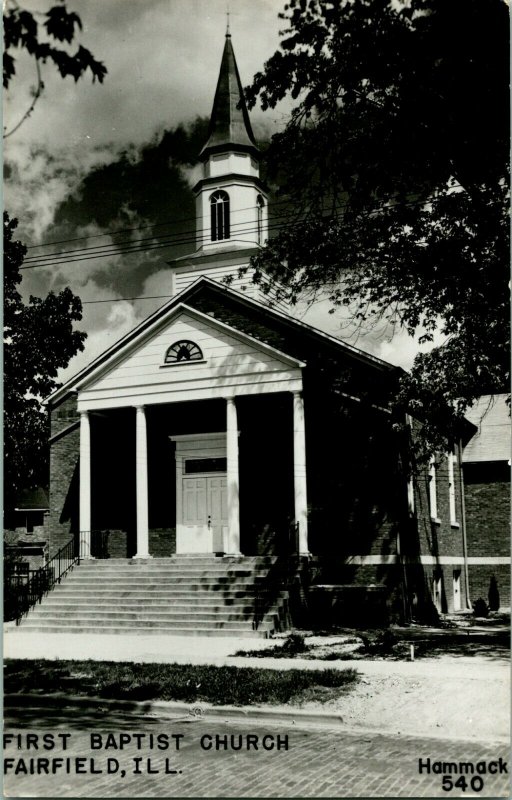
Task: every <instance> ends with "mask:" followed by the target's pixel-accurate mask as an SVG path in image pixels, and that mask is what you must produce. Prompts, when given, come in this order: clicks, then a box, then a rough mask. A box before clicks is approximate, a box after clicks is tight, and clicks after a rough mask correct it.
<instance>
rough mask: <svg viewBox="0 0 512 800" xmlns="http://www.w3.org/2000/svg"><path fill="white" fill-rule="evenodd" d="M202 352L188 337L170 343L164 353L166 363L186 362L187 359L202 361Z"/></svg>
mask: <svg viewBox="0 0 512 800" xmlns="http://www.w3.org/2000/svg"><path fill="white" fill-rule="evenodd" d="M202 360H203V353H202V351H201V348H200V347H198V346H197V344H196V343H195V342H190V341H189V340H188V339H181V340H180V341H179V342H174V344H171V346H170V347H169V349H168V350H167V352H166V354H165V363H166V364H181V363H184V364H186V363H187V361H202Z"/></svg>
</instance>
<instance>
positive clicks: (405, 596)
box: [396, 414, 415, 622]
mask: <svg viewBox="0 0 512 800" xmlns="http://www.w3.org/2000/svg"><path fill="white" fill-rule="evenodd" d="M405 425H406V429H407V431H408V441H407V445H408V447H410V439H411V438H412V418H411V416H410V415H409V414H406V415H405ZM414 514H415V504H414V481H413V478H412V475H411V476H409V477H408V478H407V530H408V531H409V529H410V526H411V522H412V520H413V519H414ZM396 550H397V558H398V564H399V568H400V570H401V572H402V604H403V612H404V621H405V622H410V621H411V619H412V611H411V606H410V599H409V591H408V586H407V583H408V581H407V569H406V566H405V562H404V559H403V555H402V541H401V535H400V528H399V529H398V531H397V535H396Z"/></svg>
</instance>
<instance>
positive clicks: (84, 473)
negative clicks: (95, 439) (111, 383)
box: [79, 411, 91, 558]
mask: <svg viewBox="0 0 512 800" xmlns="http://www.w3.org/2000/svg"><path fill="white" fill-rule="evenodd" d="M79 516H80V520H79V523H80V532H79V547H80V557H81V558H91V427H90V421H89V414H88V412H87V411H81V412H80V514H79Z"/></svg>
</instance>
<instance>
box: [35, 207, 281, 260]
mask: <svg viewBox="0 0 512 800" xmlns="http://www.w3.org/2000/svg"><path fill="white" fill-rule="evenodd" d="M254 209H255V206H247V207H246V208H239V209H237V210H235V211H233V212H232V213H231V216H234V215H235V214H241V213H242V212H244V211H251V210H254ZM288 216H289V215H288ZM191 219H192V217H191ZM194 219H195V217H194ZM166 224H168V225H170V224H174V223H166ZM245 224H246V222H239V223H235V224H234V225H231V228H232V229H236V226H237V225H245ZM149 227H151V226H149ZM134 230H136V229H134ZM205 230H208V236H209V231H210V229H209V228H208V229H205V228H195V227H194V228H193V229H189V230H184V231H180V232H179V233H169V234H161V235H160V236H159V237H155V236H147V237H145V238H143V239H126V241H124V242H113V243H109V244H103V245H94V246H92V247H76V248H73V249H71V250H60V251H58V252H55V253H48V254H47V255H38V256H28V257H27V258H25V259H24V263H27V262H29V263H32V262H38V263H39V262H41V263H43V261H46V260H50V259H53V258H60V257H61V256H62V257H63V256H66V255H79V254H81V253H88V252H91V251H93V250H95V251H101V250H112V249H113V248H116V249H117V248H121V247H123V246H127V247H129V246H133V245H135V244H138V243H140V242H150V241H153V239H155V238H165V239H169V240H170V241H169V243H170V244H172V239H173V238H175V237H178V236H181V237H183V236H189V235H192V234H193V235H194V236H196V237H197V236H199V234H201V236H202V238H204V235H203V234H204V232H205ZM102 235H105V236H107V235H108V234H102Z"/></svg>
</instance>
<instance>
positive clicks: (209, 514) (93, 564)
mask: <svg viewBox="0 0 512 800" xmlns="http://www.w3.org/2000/svg"><path fill="white" fill-rule="evenodd" d="M200 159H201V161H202V163H203V177H202V178H201V180H199V182H198V183H197V185H196V186H195V187H194V192H195V196H196V216H197V221H196V225H197V249H196V250H195V252H193V253H192V254H191V255H190V256H186V257H182V258H179V259H177V260H175V261H172V262H170V264H169V287H170V292H171V293H172V299H171V300H170V301H169V302H167V303H166V304H165V305H164V306H163V307H161V308H160V309H159V310H157V311H156V312H155V313H153V314H152V315H151V316H149V317H148V318H147V319H146V320H144V321H143V322H142V323H141V324H140V325H138V326H137V327H136V328H135V329H134V330H132V331H131V332H130V333H129V334H127V335H126V336H124V337H123V338H122V339H121V340H120V341H118V342H117V343H116V344H115V345H113V346H112V347H110V348H109V349H108V350H106V351H105V352H104V353H102V354H101V355H100V356H99V357H98V358H96V359H95V360H94V361H92V363H90V364H89V365H88V366H87V367H86V368H85V369H83V370H82V371H81V372H80V373H78V374H77V375H76V376H75V377H74V378H72V379H71V380H69V381H68V382H67V383H66V384H65V385H63V386H62V387H61V388H60V389H58V390H57V391H56V392H55V393H54V394H53V395H52V396H51V397H50V398H49V401H48V406H49V409H50V414H51V439H50V443H51V474H50V515H49V530H50V557H51V556H53V555H54V554H55V553H56V552H57V551H58V550H59V548H61V547H63V546H64V545H66V544H67V543H68V542H69V541H70V540H73V541H74V542H75V545H76V547H77V548H78V547H79V548H80V553H81V562H80V566H77V567H76V568H75V569H74V570H73V571H72V573H71V574H70V575H69V576H68V577H67V578H65V579H64V580H63V581H62V583H61V585H60V586H58V587H57V588H56V589H55V590H54V591H53V592H51V593H50V595H49V597H48V598H46V600H45V601H43V603H42V604H41V606H39V607H38V610H36V611H33V612H32V614H29V618H28V619H27V621H26V623H25V624H29V621H30V619H31V617H32V619H33V623H32V624H36V622H37V616H35V615H36V614H41V615H45V616H46V620H47V622H46V626H47V627H46V629H47V630H51V629H52V623H51V620H52V611H51V604H52V603H53V604H55V614H56V616H55V620H57V618H58V617H57V614H58V601H59V597H60V598H61V599H64V598H65V599H66V602H67V604H68V608H70V607H72V605H73V603H75V607H76V613H77V615H78V616H79V618H80V625H81V629H82V630H87V629H88V628H87V626H88V625H89V626H90V629H91V630H93V629H94V630H95V631H98V630H101V629H105V631H114V630H120V629H123V627H130V628H132V629H136V630H141V631H142V630H145V631H146V632H150V631H151V630H154V631H155V632H156V631H159V630H161V631H171V630H173V631H175V632H182V633H193V632H203V633H205V632H210V633H217V634H222V633H232V634H234V635H237V634H239V633H242V632H247V631H251V632H252V633H253V634H255V635H261V634H263V635H268V633H269V632H271V631H273V630H276V629H277V628H283V627H287V626H289V625H290V624H291V622H292V621H293V622H296V623H297V622H298V623H301V622H302V621H307V623H308V624H315V623H316V624H322V622H324V623H327V622H328V621H330V620H331V618H332V619H334V618H336V619H337V621H341V622H342V621H343V620H346V621H349V620H350V619H352V618H353V617H354V616H355V617H358V616H363V617H364V616H365V614H366V615H370V617H372V615H374V618H375V621H377V618H379V620H380V619H382V618H384V617H386V616H389V615H390V614H391V615H396V616H399V617H402V618H404V617H405V618H406V619H408V618H410V617H411V615H413V616H417V617H418V618H421V617H422V615H423V616H428V615H429V613H431V612H432V609H434V608H437V609H438V610H440V611H457V610H460V609H464V608H465V607H467V604H468V599H469V593H470V592H471V591H472V590H471V581H474V585H475V587H476V586H478V587H481V588H480V589H477V590H476V591H481V592H485V591H486V586H487V584H488V582H489V578H490V576H491V574H492V575H494V576H496V577H497V578H498V582H499V586H500V590H501V591H502V593H503V592H508V588H506V587H507V582H508V567H507V566H506V564H507V562H508V559H507V558H498V559H497V560H496V559H495V560H494V561H493V562H492V563H490V562H489V561H488V556H485V555H484V554H485V553H487V552H488V551H487V550H485V547H483V548H481V549H480V550H479V549H478V537H474V539H475V541H474V542H473V543H472V544H471V543H470V544H471V547H472V548H473V549H472V551H471V552H470V551H469V549H468V547H469V545H468V537H467V531H466V526H465V520H464V509H463V498H462V493H461V489H462V483H461V475H462V469H461V453H462V448H464V446H465V445H466V444H467V442H468V441H469V440H470V439H471V437H472V436H473V435H474V433H475V428H474V426H473V425H471V424H470V423H467V425H463V426H462V428H461V430H460V438H459V439H458V441H456V442H453V449H452V451H451V452H450V453H447V454H440V456H439V458H438V459H437V460H436V462H435V463H433V464H432V465H431V468H430V470H426V471H425V473H424V474H423V475H420V476H418V477H417V478H416V479H414V480H413V479H410V478H409V477H408V475H407V471H406V468H405V465H406V464H407V463H408V441H407V440H406V437H404V438H403V439H402V440H401V441H399V440H398V437H397V436H396V435H395V434H393V433H392V424H393V422H395V421H396V420H395V419H394V418H393V414H392V413H391V412H390V403H391V400H392V399H393V396H394V394H395V393H396V392H397V387H398V379H399V376H400V372H401V371H400V369H398V368H397V367H394V366H392V365H390V364H387V363H385V362H384V361H382V360H380V359H378V358H376V357H374V356H371V355H368V354H367V353H364V352H362V351H360V350H358V349H356V348H355V347H352V346H350V345H348V344H345V343H344V342H342V341H340V340H339V339H337V338H335V337H333V336H331V335H328V334H326V333H324V332H322V331H320V330H317V329H315V328H313V327H310V326H309V325H306V324H304V323H303V322H300V321H298V320H297V319H294V318H293V317H292V316H290V314H289V313H287V310H286V307H285V306H284V305H283V304H282V303H281V302H279V303H272V297H271V295H269V294H267V293H265V292H264V291H262V288H261V286H259V285H257V284H254V283H252V281H251V273H250V271H249V272H247V273H246V275H245V276H244V277H241V276H240V274H239V270H240V268H241V267H245V266H247V265H248V263H249V259H250V257H251V255H252V254H253V253H255V252H257V249H258V248H259V247H260V246H262V245H263V244H264V242H265V240H266V238H267V232H268V194H267V190H266V188H265V185H264V184H263V183H262V181H261V180H260V177H259V161H260V153H259V150H258V147H257V145H256V143H255V140H254V136H253V133H252V130H251V124H250V121H249V116H248V112H247V109H246V106H245V102H244V100H243V94H242V88H241V82H240V77H239V74H238V69H237V65H236V62H235V56H234V52H233V47H232V42H231V37H230V35H229V34H227V36H226V41H225V46H224V52H223V56H222V62H221V67H220V75H219V79H218V85H217V90H216V93H215V99H214V104H213V110H212V115H211V120H210V127H209V133H208V139H207V141H206V143H205V145H204V147H203V149H202V151H201V153H200ZM227 276H231V277H232V281H231V283H230V285H229V286H228V285H227V284H226V282H225V280H224V279H225V278H226V277H227ZM401 421H403V420H401ZM486 559H487V560H486ZM474 591H475V589H473V593H474ZM59 593H60V595H59ZM471 599H473V600H474V599H475V598H474V597H472V598H471ZM502 599H505V598H504V597H503V598H502ZM506 599H507V600H508V597H507V598H506ZM70 604H71V605H70ZM45 608H46V610H45ZM128 612H130V613H128ZM290 615H291V617H290ZM293 617H295V619H292V618H293ZM69 618H70V616H69V615H68V617H67V619H69ZM71 618H72V617H71ZM42 619H43V617H41V621H42ZM63 619H64V618H63V617H62V616H60V621H59V622H58V623H57V621H55V625H56V626H57V627H58V628H59V629H61V628H62V625H63V624H64V623H63Z"/></svg>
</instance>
